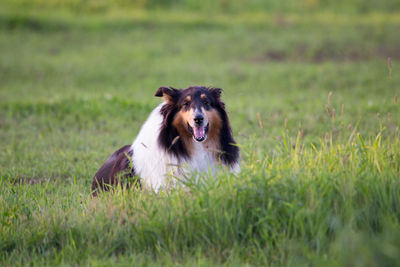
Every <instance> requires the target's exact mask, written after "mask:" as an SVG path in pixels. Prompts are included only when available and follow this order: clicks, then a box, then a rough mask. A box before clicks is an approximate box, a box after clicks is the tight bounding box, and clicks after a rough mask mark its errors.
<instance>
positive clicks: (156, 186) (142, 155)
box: [131, 103, 239, 191]
mask: <svg viewBox="0 0 400 267" xmlns="http://www.w3.org/2000/svg"><path fill="white" fill-rule="evenodd" d="M163 105H165V103H162V104H160V105H158V106H157V107H156V108H155V109H154V110H153V111H152V112H151V114H150V116H149V117H148V119H147V120H146V122H145V123H144V124H143V126H142V128H141V129H140V131H139V134H138V135H137V137H136V139H135V141H134V142H133V144H132V146H131V149H132V150H133V159H132V162H133V166H135V173H136V175H138V176H139V177H140V178H141V181H142V184H143V185H144V186H145V187H147V188H150V189H153V190H156V191H159V190H160V189H162V188H165V187H167V186H168V185H170V184H173V183H174V182H173V181H172V180H171V176H176V177H178V178H184V175H185V173H188V172H209V173H212V174H213V173H215V172H216V170H217V169H218V165H219V164H218V163H220V162H219V161H218V159H217V157H216V154H215V151H213V150H210V149H208V147H207V144H206V143H198V142H195V141H194V140H191V141H192V142H193V144H192V149H193V151H192V153H191V154H189V156H187V154H186V155H182V156H180V155H179V154H176V153H175V154H174V153H171V152H169V151H168V149H165V148H164V147H162V146H161V145H160V144H159V142H158V139H159V135H160V131H161V127H162V123H163V119H164V118H163V116H162V114H161V112H160V111H161V108H162V107H163ZM171 145H173V144H171ZM229 168H230V170H232V171H235V172H236V171H239V165H238V164H237V163H235V164H233V165H231V166H229Z"/></svg>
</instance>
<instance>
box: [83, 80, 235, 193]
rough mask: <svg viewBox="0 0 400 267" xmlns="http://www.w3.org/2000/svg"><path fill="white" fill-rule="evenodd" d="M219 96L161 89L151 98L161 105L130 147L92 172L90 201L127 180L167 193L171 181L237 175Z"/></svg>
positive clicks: (197, 89) (207, 90) (198, 89)
mask: <svg viewBox="0 0 400 267" xmlns="http://www.w3.org/2000/svg"><path fill="white" fill-rule="evenodd" d="M221 93H222V89H220V88H213V87H204V86H191V87H188V88H186V89H175V88H172V87H160V88H159V89H158V90H157V91H156V93H155V96H156V97H162V98H163V100H164V101H163V102H162V103H161V104H160V105H158V106H157V107H156V108H155V109H154V110H153V111H152V112H151V114H150V116H149V117H148V119H147V120H146V122H145V123H144V124H143V126H142V128H141V130H140V131H139V134H138V135H137V137H136V139H135V140H134V142H133V144H132V145H126V146H123V147H121V148H120V149H119V150H117V151H116V152H114V154H112V155H111V156H110V157H109V158H108V159H107V160H106V161H105V162H104V164H103V165H102V166H101V168H100V169H99V170H98V171H97V172H96V174H95V175H94V177H93V183H92V188H91V189H92V195H93V196H96V195H97V193H98V192H99V191H100V190H105V191H108V190H110V188H112V186H114V185H117V184H121V185H122V186H124V182H123V181H122V180H123V179H126V178H135V177H137V180H135V181H136V182H135V183H137V185H139V186H140V187H141V188H142V186H144V187H145V188H150V189H153V190H155V191H156V192H158V191H159V190H161V189H163V188H165V187H167V185H168V184H169V181H170V179H168V177H169V176H170V175H172V176H177V177H185V175H187V174H188V173H190V172H197V173H200V172H207V171H210V170H211V172H212V173H215V171H216V170H217V169H218V168H220V167H221V166H222V167H223V166H225V167H226V168H227V169H228V170H229V171H231V172H236V173H237V172H238V171H239V170H240V166H239V147H238V146H237V144H236V142H235V140H234V138H233V135H232V130H231V126H230V122H229V118H228V114H227V112H226V110H225V104H224V103H223V102H222V100H221ZM127 187H129V183H128V184H127Z"/></svg>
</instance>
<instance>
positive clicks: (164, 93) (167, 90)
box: [154, 86, 180, 104]
mask: <svg viewBox="0 0 400 267" xmlns="http://www.w3.org/2000/svg"><path fill="white" fill-rule="evenodd" d="M179 94H180V90H178V89H175V88H172V87H164V86H162V87H160V88H158V90H157V92H156V93H155V94H154V96H158V97H162V98H163V99H164V101H165V102H167V103H170V104H171V103H176V101H177V100H178V98H179Z"/></svg>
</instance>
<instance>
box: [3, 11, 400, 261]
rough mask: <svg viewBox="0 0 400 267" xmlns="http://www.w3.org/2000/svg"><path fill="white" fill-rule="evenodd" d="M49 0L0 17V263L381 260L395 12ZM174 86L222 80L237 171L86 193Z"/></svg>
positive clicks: (387, 237) (389, 196)
mask: <svg viewBox="0 0 400 267" xmlns="http://www.w3.org/2000/svg"><path fill="white" fill-rule="evenodd" d="M14 7H15V6H14ZM57 10H58V9H57ZM57 10H56V11H57ZM50 11H51V9H50V10H49V9H45V10H42V11H40V10H37V9H36V10H35V9H27V10H23V9H21V7H18V8H17V9H13V8H11V7H10V8H9V9H5V10H2V11H1V13H0V21H1V24H0V50H1V51H3V53H0V88H1V89H0V146H1V148H2V149H1V150H0V177H1V179H0V191H1V193H0V262H1V264H2V265H12V266H14V265H28V264H32V265H72V264H79V265H110V264H113V265H128V264H129V265H131V264H132V263H134V264H136V265H201V266H209V265H244V264H249V265H261V264H263V265H265V264H266V265H310V264H313V265H322V264H323V265H332V266H343V265H345V266H354V265H361V266H365V265H368V266H376V265H387V266H392V265H398V263H399V260H400V259H399V256H398V253H397V251H398V249H399V247H400V234H399V229H400V217H399V214H400V189H399V188H400V186H399V183H400V182H399V179H398V177H399V174H400V173H399V172H400V145H399V142H400V136H399V125H400V117H399V114H400V110H399V109H400V107H399V105H400V103H399V102H398V96H399V94H400V90H399V85H400V78H399V69H398V66H399V62H400V56H399V51H400V50H399V47H400V37H399V35H398V34H397V29H398V27H399V24H400V19H399V18H400V15H399V14H398V13H396V12H391V13H390V14H388V13H382V11H381V13H369V14H363V15H359V16H358V15H357V16H356V15H352V14H344V15H338V14H335V13H334V12H333V11H332V12H331V13H330V11H329V9H328V11H327V10H323V11H324V12H325V13H323V14H318V13H307V14H301V13H300V12H299V13H291V14H286V13H282V14H280V15H276V14H272V13H270V14H264V13H262V12H254V13H251V12H249V11H247V12H248V13H241V14H221V15H218V14H212V15H210V16H208V15H205V14H203V13H193V11H190V10H189V11H185V12H183V13H181V12H176V11H172V12H166V11H165V10H164V11H162V10H158V11H154V10H153V11H152V10H147V11H146V10H141V11H137V10H136V11H135V12H134V14H135V15H130V13H129V10H125V11H118V12H120V13H118V12H117V11H115V12H116V13H113V12H110V13H107V14H106V15H104V16H103V15H99V14H97V13H96V12H95V13H94V14H90V15H88V16H86V17H82V16H80V15H76V14H75V13H73V12H72V13H71V12H69V11H68V12H67V11H59V10H58V11H57V12H56V13H51V12H50ZM392 11H393V10H392ZM118 14H121V16H119V15H118ZM4 51H5V52H4ZM388 57H390V58H391V68H392V76H391V77H390V74H389V68H388V64H387V58H388ZM192 84H205V85H214V86H218V87H221V88H223V89H224V95H223V99H224V100H225V102H226V104H227V108H228V111H229V114H230V118H231V122H232V127H233V130H234V134H235V137H236V140H237V141H238V143H239V144H240V146H241V156H242V159H241V165H242V171H241V173H240V174H239V175H238V176H233V175H230V174H227V173H220V174H219V175H218V176H217V177H215V179H213V180H205V181H198V182H196V181H194V180H193V179H190V178H189V182H188V184H187V187H188V188H181V187H178V188H177V189H176V190H174V191H172V192H164V193H161V194H158V195H156V194H154V193H152V192H147V191H142V192H138V191H134V192H125V191H117V192H116V193H115V194H104V195H102V196H101V197H99V198H98V199H90V196H89V195H90V183H91V179H92V176H93V174H94V173H95V171H96V170H97V168H98V167H99V166H100V165H101V163H102V162H103V161H104V160H105V158H106V157H108V156H109V154H110V153H112V152H113V151H114V150H115V149H117V148H118V147H120V146H122V145H124V144H128V143H130V142H132V140H133V138H134V137H135V135H136V134H137V132H138V130H139V128H140V126H141V124H142V123H143V121H144V120H145V119H146V116H147V114H148V113H149V112H150V111H151V110H152V109H153V108H154V106H155V105H156V104H157V103H158V102H159V99H157V98H155V97H153V95H154V92H155V91H156V89H157V88H158V87H159V86H166V85H172V86H176V87H186V86H188V85H192ZM257 114H258V115H257ZM260 126H261V127H260Z"/></svg>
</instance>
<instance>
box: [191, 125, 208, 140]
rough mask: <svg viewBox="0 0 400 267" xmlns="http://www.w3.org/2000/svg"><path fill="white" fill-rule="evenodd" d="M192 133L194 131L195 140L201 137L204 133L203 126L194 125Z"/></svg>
mask: <svg viewBox="0 0 400 267" xmlns="http://www.w3.org/2000/svg"><path fill="white" fill-rule="evenodd" d="M193 133H194V138H196V139H197V140H200V139H203V138H204V135H205V129H204V127H197V126H195V127H194V128H193Z"/></svg>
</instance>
